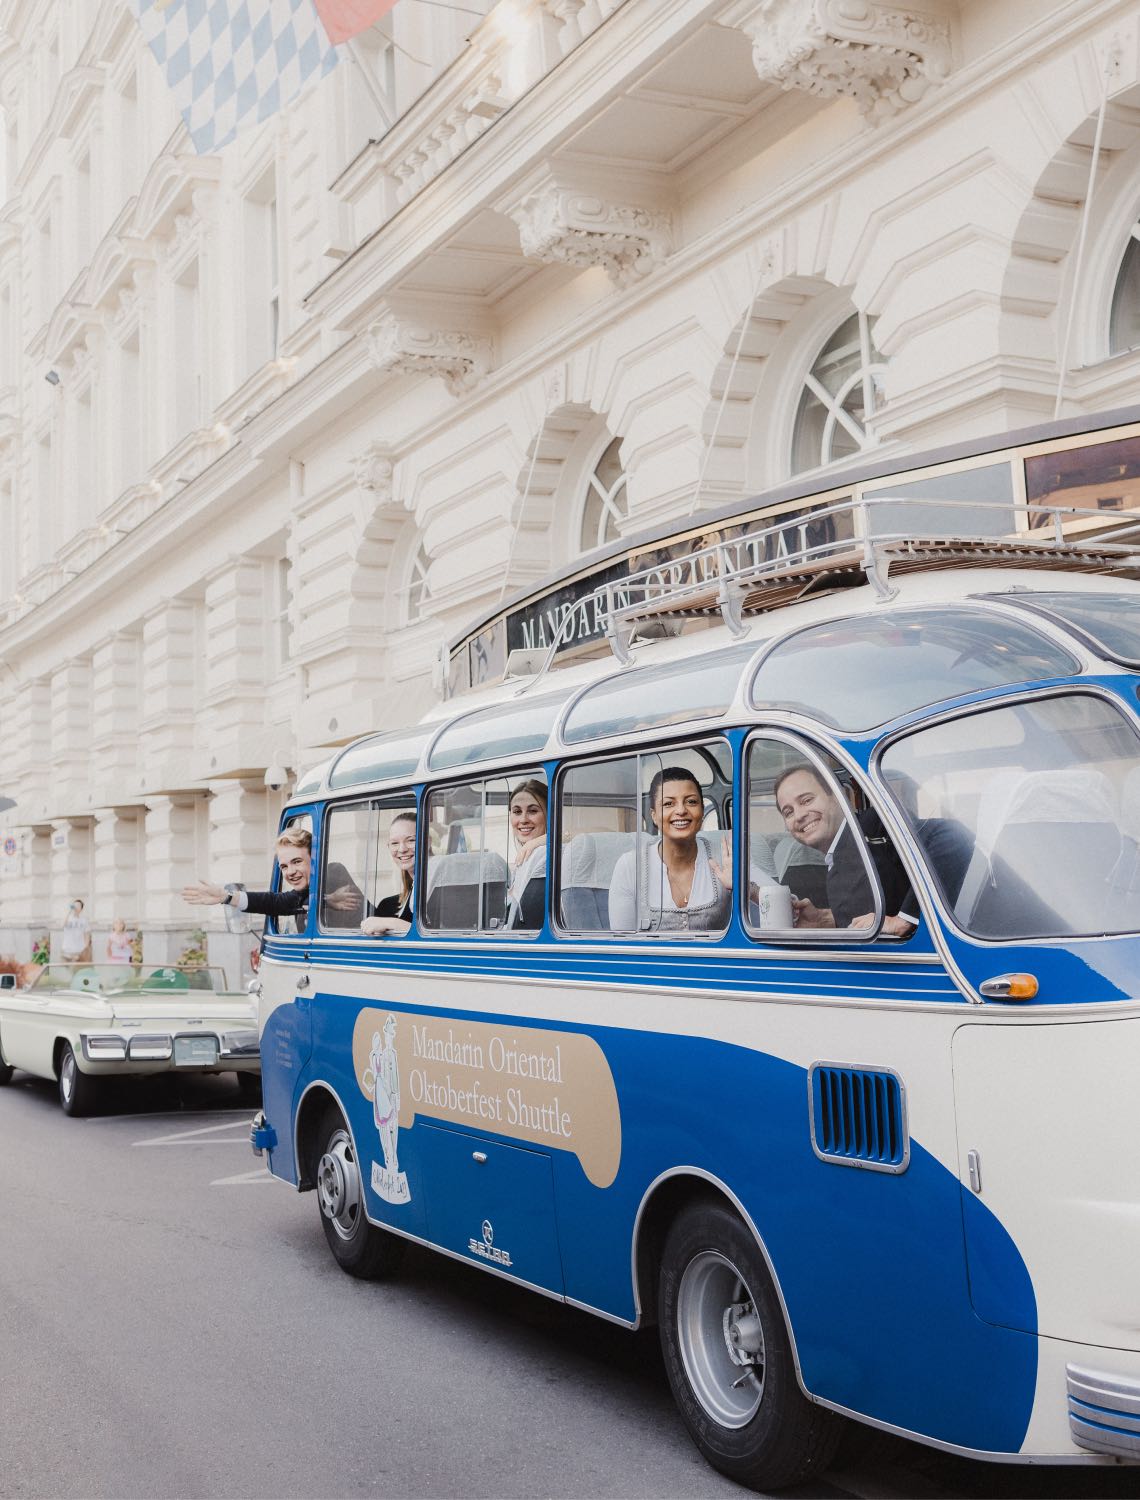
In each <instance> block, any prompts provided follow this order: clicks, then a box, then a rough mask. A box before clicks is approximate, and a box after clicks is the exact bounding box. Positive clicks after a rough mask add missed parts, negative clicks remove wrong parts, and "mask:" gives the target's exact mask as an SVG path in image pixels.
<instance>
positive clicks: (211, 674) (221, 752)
mask: <svg viewBox="0 0 1140 1500" xmlns="http://www.w3.org/2000/svg"><path fill="white" fill-rule="evenodd" d="M273 567H274V564H273V563H272V562H271V561H269V560H267V559H264V558H260V557H238V558H231V559H230V561H229V562H227V563H226V564H225V566H224V567H221V568H219V569H218V570H217V571H216V572H215V573H213V574H212V575H211V577H210V578H209V579H207V581H206V683H205V687H206V691H205V695H204V700H203V701H204V703H205V705H206V712H205V723H204V726H203V727H204V730H205V743H206V744H207V745H208V746H209V769H210V771H215V772H221V773H223V774H224V773H225V772H226V771H228V770H229V769H230V768H231V767H240V766H242V765H243V764H245V765H249V764H251V763H252V764H257V756H258V755H259V754H260V752H261V750H262V748H263V747H262V744H261V741H262V739H263V738H264V732H265V686H266V682H267V681H268V678H269V675H270V673H269V665H270V664H269V661H268V659H267V651H266V628H265V602H266V600H267V599H269V598H272V588H273V576H272V575H273ZM251 741H252V742H255V744H251ZM246 755H253V757H254V758H253V760H252V762H251V761H250V760H248V759H243V757H244V756H246ZM263 763H264V762H263Z"/></svg>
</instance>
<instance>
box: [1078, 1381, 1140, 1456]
mask: <svg viewBox="0 0 1140 1500" xmlns="http://www.w3.org/2000/svg"><path fill="white" fill-rule="evenodd" d="M1065 1377H1066V1384H1067V1386H1068V1391H1069V1431H1070V1433H1071V1434H1072V1438H1073V1442H1074V1443H1076V1445H1077V1447H1078V1448H1087V1449H1088V1450H1089V1451H1090V1452H1092V1453H1110V1454H1112V1455H1113V1457H1123V1458H1133V1459H1140V1381H1136V1380H1127V1379H1125V1378H1124V1377H1123V1376H1121V1375H1106V1374H1104V1373H1103V1372H1101V1371H1099V1370H1088V1369H1085V1368H1083V1367H1082V1366H1080V1365H1066V1366H1065Z"/></svg>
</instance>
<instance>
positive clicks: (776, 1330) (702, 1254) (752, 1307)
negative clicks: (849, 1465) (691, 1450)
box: [658, 1202, 842, 1490]
mask: <svg viewBox="0 0 1140 1500" xmlns="http://www.w3.org/2000/svg"><path fill="white" fill-rule="evenodd" d="M658 1305H659V1309H660V1331H661V1349H662V1353H663V1354H664V1357H665V1368H666V1371H667V1373H668V1376H669V1384H670V1386H671V1387H672V1391H673V1397H674V1400H675V1401H676V1403H677V1406H678V1408H679V1409H680V1412H681V1416H682V1418H683V1419H684V1422H685V1426H686V1427H687V1428H688V1429H689V1435H690V1436H691V1437H692V1439H693V1441H694V1442H695V1443H696V1445H697V1447H698V1448H699V1449H700V1451H701V1452H702V1453H703V1454H704V1456H705V1458H706V1459H707V1460H708V1462H709V1463H711V1464H712V1465H713V1467H714V1468H716V1469H719V1470H720V1471H721V1472H722V1473H723V1474H727V1475H729V1477H730V1478H732V1479H735V1480H736V1481H737V1482H738V1483H741V1484H746V1485H749V1486H751V1487H752V1488H754V1489H769V1490H770V1489H778V1488H780V1487H782V1486H784V1485H790V1484H796V1483H798V1482H799V1481H801V1480H803V1479H805V1478H806V1477H807V1476H808V1475H809V1474H813V1473H818V1472H819V1471H820V1470H822V1469H825V1468H826V1467H827V1465H828V1463H829V1462H830V1461H831V1458H832V1455H833V1453H834V1451H835V1446H836V1444H837V1442H838V1440H839V1433H840V1431H841V1430H842V1424H841V1421H840V1419H839V1418H838V1417H836V1416H835V1414H834V1413H833V1412H830V1411H827V1410H825V1409H824V1408H823V1407H820V1406H816V1405H815V1404H814V1403H813V1402H811V1401H809V1400H808V1399H807V1398H806V1397H805V1396H804V1394H803V1392H802V1391H801V1390H800V1388H799V1385H798V1383H797V1381H796V1370H795V1362H794V1360H793V1357H792V1349H791V1344H790V1342H789V1339H788V1334H787V1329H786V1328H785V1325H784V1317H783V1312H782V1310H781V1308H780V1303H779V1299H778V1297H777V1295H776V1289H775V1287H774V1286H773V1284H772V1278H771V1276H770V1275H769V1274H768V1268H767V1266H766V1265H765V1263H764V1258H763V1256H762V1255H761V1253H760V1249H759V1247H758V1246H757V1244H756V1241H755V1239H754V1238H753V1236H752V1235H751V1233H750V1232H749V1231H748V1229H747V1227H746V1226H745V1225H744V1224H743V1222H742V1221H741V1220H740V1219H739V1218H738V1217H737V1215H736V1214H734V1213H733V1212H732V1211H731V1209H729V1208H727V1207H726V1206H722V1205H721V1204H717V1203H708V1202H706V1203H699V1204H693V1205H691V1206H690V1207H689V1208H687V1209H685V1210H684V1212H683V1213H681V1214H680V1215H679V1216H678V1217H677V1219H676V1220H675V1221H674V1223H673V1225H672V1227H671V1228H670V1230H669V1233H668V1235H667V1237H666V1240H665V1246H664V1250H663V1253H662V1257H661V1281H660V1300H659V1304H658Z"/></svg>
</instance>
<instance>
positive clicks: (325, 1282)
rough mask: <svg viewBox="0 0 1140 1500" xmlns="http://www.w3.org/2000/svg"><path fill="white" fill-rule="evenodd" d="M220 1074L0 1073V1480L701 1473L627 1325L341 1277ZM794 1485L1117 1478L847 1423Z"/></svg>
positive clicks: (1023, 1485)
mask: <svg viewBox="0 0 1140 1500" xmlns="http://www.w3.org/2000/svg"><path fill="white" fill-rule="evenodd" d="M249 1116H250V1109H249V1107H248V1106H245V1105H243V1104H242V1102H241V1101H240V1100H239V1098H238V1094H237V1090H236V1088H235V1087H234V1085H233V1082H232V1079H230V1078H229V1077H222V1078H218V1079H203V1080H199V1081H190V1080H160V1081H159V1082H158V1083H154V1084H147V1085H145V1086H144V1085H141V1084H139V1085H124V1086H122V1087H121V1088H120V1089H117V1090H116V1091H114V1092H113V1093H111V1094H110V1096H109V1098H108V1107H107V1111H106V1112H105V1113H104V1114H103V1115H101V1116H99V1117H97V1118H94V1119H90V1120H69V1119H66V1118H65V1117H64V1116H63V1114H62V1113H61V1112H60V1109H59V1105H58V1102H57V1100H56V1096H55V1091H54V1089H53V1088H52V1087H51V1086H50V1085H48V1084H46V1083H41V1082H38V1081H36V1080H33V1079H29V1078H27V1077H25V1076H24V1075H22V1074H17V1075H16V1078H15V1079H14V1080H13V1082H12V1084H11V1085H10V1086H9V1087H7V1088H3V1089H0V1309H2V1315H0V1496H3V1497H26V1496H37V1497H47V1496H51V1497H55V1496H60V1497H62V1496H67V1497H71V1496H77V1497H78V1496H82V1497H120V1496H121V1497H136V1496H138V1497H183V1496H185V1497H215V1496H216V1497H223V1496H249V1497H262V1496H265V1497H269V1496H274V1497H276V1496H282V1497H285V1496H312V1497H317V1496H327V1497H341V1496H393V1497H395V1496H417V1497H418V1496H581V1497H585V1496H631V1497H634V1496H689V1495H697V1496H717V1495H728V1494H735V1495H743V1494H744V1493H745V1492H744V1491H742V1490H740V1489H739V1487H738V1486H736V1485H735V1484H733V1483H731V1482H730V1481H728V1480H726V1479H723V1478H722V1477H721V1476H719V1475H717V1474H716V1473H714V1472H713V1471H712V1470H711V1469H709V1468H708V1467H707V1466H706V1464H705V1463H704V1462H703V1460H702V1459H701V1458H700V1457H699V1456H698V1454H697V1453H696V1451H695V1450H694V1449H693V1448H692V1446H691V1445H690V1443H689V1441H688V1439H687V1437H686V1436H685V1433H684V1431H683V1429H682V1428H681V1425H680V1422H679V1420H678V1419H677V1417H676V1415H675V1413H674V1410H673V1406H672V1401H671V1398H670V1396H669V1392H668V1388H667V1386H666V1383H665V1377H664V1372H663V1369H662V1366H661V1361H660V1358H659V1355H658V1352H657V1345H656V1340H655V1336H654V1335H653V1334H651V1333H648V1332H647V1333H639V1334H631V1333H628V1332H625V1331H623V1330H621V1329H618V1328H615V1327H612V1326H610V1325H608V1324H605V1323H603V1322H601V1321H600V1320H598V1319H595V1318H591V1317H589V1316H587V1315H585V1314H580V1313H577V1312H574V1311H572V1310H569V1309H567V1308H564V1307H561V1306H559V1305H558V1304H556V1303H553V1302H550V1301H547V1300H546V1299H544V1298H541V1297H538V1296H535V1295H533V1294H530V1293H527V1292H523V1291H520V1290H518V1289H516V1288H514V1287H511V1286H509V1285H508V1284H506V1283H502V1282H498V1281H496V1280H495V1279H494V1278H492V1277H490V1276H488V1275H486V1274H485V1273H482V1272H479V1271H476V1270H474V1269H469V1268H467V1267H465V1266H463V1265H460V1264H458V1263H456V1262H453V1261H450V1260H446V1259H444V1258H442V1257H439V1256H435V1255H432V1254H431V1253H430V1252H427V1251H421V1250H418V1249H413V1250H412V1251H411V1252H410V1253H409V1255H408V1258H407V1260H406V1262H405V1265H404V1268H403V1269H402V1271H401V1272H400V1274H399V1276H398V1278H397V1279H395V1280H392V1281H390V1282H386V1283H364V1282H357V1281H353V1280H352V1279H351V1278H349V1277H347V1276H345V1275H344V1273H343V1272H341V1271H340V1270H339V1269H338V1267H337V1266H336V1265H335V1264H334V1262H333V1260H332V1258H331V1256H330V1255H329V1253H328V1251H327V1249H326V1247H325V1242H324V1236H323V1235H322V1233H321V1230H320V1225H319V1223H318V1219H317V1207H316V1201H315V1198H314V1196H313V1195H312V1194H305V1195H303V1196H299V1195H297V1194H295V1193H294V1192H293V1191H292V1189H290V1188H288V1187H285V1186H283V1185H282V1184H280V1183H278V1182H275V1181H274V1180H273V1179H272V1178H270V1177H269V1176H268V1174H267V1173H266V1172H265V1171H264V1169H263V1168H261V1167H260V1166H259V1164H258V1163H257V1162H256V1160H255V1159H254V1158H253V1156H252V1155H251V1154H250V1151H249V1145H248V1125H249ZM785 1493H787V1494H792V1495H794V1496H799V1497H807V1496H818V1497H821V1500H822V1497H830V1496H836V1497H843V1496H860V1497H866V1500H896V1497H903V1496H913V1497H916V1500H942V1497H951V1496H985V1495H1000V1496H1009V1497H1015V1496H1068V1495H1075V1496H1082V1497H1083V1496H1089V1497H1098V1496H1113V1497H1115V1496H1135V1495H1137V1494H1140V1471H1138V1470H1135V1469H1133V1470H1102V1469H1098V1470H1085V1469H1080V1470H1078V1469H1033V1470H1026V1469H996V1468H994V1467H992V1466H989V1465H982V1464H973V1463H967V1462H965V1461H962V1460H957V1459H950V1458H947V1457H945V1456H944V1455H939V1454H935V1453H932V1452H930V1451H929V1450H927V1449H924V1448H920V1447H917V1446H914V1445H911V1444H908V1443H904V1442H901V1441H899V1440H896V1439H891V1438H884V1437H881V1436H879V1435H876V1434H870V1433H868V1432H867V1431H866V1430H865V1429H854V1428H853V1429H852V1432H851V1437H850V1440H849V1441H846V1442H845V1445H844V1448H843V1449H842V1450H841V1453H840V1456H839V1459H838V1460H837V1463H836V1465H835V1466H834V1467H833V1469H832V1470H831V1471H830V1472H829V1473H828V1474H827V1475H826V1476H825V1477H824V1478H823V1479H822V1480H820V1481H818V1482H816V1483H814V1484H812V1485H810V1486H803V1487H801V1488H800V1489H799V1490H797V1491H790V1492H785Z"/></svg>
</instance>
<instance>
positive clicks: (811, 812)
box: [774, 762, 918, 937]
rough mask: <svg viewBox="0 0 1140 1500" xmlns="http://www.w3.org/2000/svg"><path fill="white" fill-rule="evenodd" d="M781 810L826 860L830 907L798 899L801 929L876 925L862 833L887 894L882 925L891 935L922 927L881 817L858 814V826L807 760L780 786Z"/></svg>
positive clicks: (786, 775) (788, 825)
mask: <svg viewBox="0 0 1140 1500" xmlns="http://www.w3.org/2000/svg"><path fill="white" fill-rule="evenodd" d="M774 794H775V798H776V806H777V807H778V808H779V810H780V816H781V817H782V818H783V820H784V826H785V827H786V828H787V830H788V832H789V833H790V834H791V835H792V837H793V838H794V839H796V840H798V842H799V843H801V844H803V845H805V846H806V847H807V848H809V849H817V850H818V851H819V852H820V853H821V854H822V855H823V856H824V858H825V859H826V861H827V901H828V904H827V906H826V907H818V906H816V905H814V904H813V903H812V902H811V901H797V900H793V903H792V904H793V908H794V911H795V921H796V926H797V927H853V928H860V927H873V926H874V925H875V897H874V893H873V892H872V889H871V882H870V881H869V880H868V878H867V870H866V866H865V864H864V862H863V855H862V851H861V850H860V848H859V835H860V833H861V834H862V836H863V838H864V839H865V840H866V842H867V846H868V848H869V850H870V853H871V859H872V861H873V863H874V866H875V871H876V873H877V874H878V877H879V884H880V886H881V887H882V891H883V909H884V912H885V915H884V917H883V925H882V927H881V928H880V931H881V932H882V933H883V934H884V935H886V936H887V937H909V936H910V934H911V933H912V932H913V931H914V929H915V927H916V926H917V925H918V904H917V902H916V901H915V898H914V892H913V891H912V889H911V884H910V880H909V879H908V877H907V873H906V871H905V870H904V869H903V866H902V861H901V860H900V859H899V857H898V854H897V853H896V851H895V847H894V845H893V844H892V843H891V841H890V839H889V838H888V837H887V835H886V832H885V830H884V828H883V825H882V822H881V821H880V819H879V815H878V814H877V813H875V812H872V811H871V810H868V811H866V812H864V813H860V814H858V815H857V823H858V827H857V828H856V827H855V826H854V825H853V824H852V822H851V819H850V818H849V817H848V816H847V815H846V813H845V811H844V808H843V806H842V804H841V803H840V801H839V799H838V798H837V797H836V796H835V794H834V793H833V792H832V791H831V789H830V788H829V787H827V786H826V785H825V784H824V782H823V781H822V780H821V779H820V776H819V773H818V772H817V771H816V769H815V767H814V766H811V765H808V764H807V763H806V762H805V763H804V764H802V765H798V766H791V767H789V769H788V770H786V771H785V772H784V773H783V775H782V776H781V777H780V778H779V780H778V781H777V782H776V785H775V788H774Z"/></svg>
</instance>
